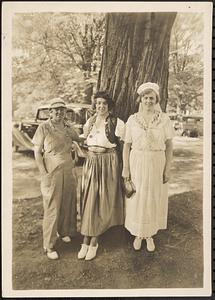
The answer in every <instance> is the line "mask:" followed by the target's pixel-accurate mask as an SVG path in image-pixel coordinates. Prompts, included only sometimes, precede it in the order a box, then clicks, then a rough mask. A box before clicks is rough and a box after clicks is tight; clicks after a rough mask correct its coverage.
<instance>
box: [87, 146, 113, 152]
mask: <svg viewBox="0 0 215 300" xmlns="http://www.w3.org/2000/svg"><path fill="white" fill-rule="evenodd" d="M88 150H89V152H92V153H109V152H114V151H116V147H113V148H105V147H99V146H89V147H88Z"/></svg>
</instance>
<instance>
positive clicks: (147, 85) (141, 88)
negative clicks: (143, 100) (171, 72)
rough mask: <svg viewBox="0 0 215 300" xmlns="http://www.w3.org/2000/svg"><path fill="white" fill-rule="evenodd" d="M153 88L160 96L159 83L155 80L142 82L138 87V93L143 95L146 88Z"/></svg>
mask: <svg viewBox="0 0 215 300" xmlns="http://www.w3.org/2000/svg"><path fill="white" fill-rule="evenodd" d="M148 89H151V90H153V91H154V92H155V94H156V95H157V96H158V98H159V85H158V84H157V83H153V82H146V83H143V84H141V85H140V86H139V87H138V89H137V94H138V95H141V94H142V93H143V92H144V91H145V90H148Z"/></svg>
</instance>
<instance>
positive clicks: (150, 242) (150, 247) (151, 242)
mask: <svg viewBox="0 0 215 300" xmlns="http://www.w3.org/2000/svg"><path fill="white" fill-rule="evenodd" d="M146 245H147V250H148V251H149V252H153V251H154V250H155V244H154V240H153V238H152V237H149V238H146Z"/></svg>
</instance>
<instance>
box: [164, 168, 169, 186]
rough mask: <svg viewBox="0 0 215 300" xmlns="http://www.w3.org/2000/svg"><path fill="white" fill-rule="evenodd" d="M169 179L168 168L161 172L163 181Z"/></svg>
mask: <svg viewBox="0 0 215 300" xmlns="http://www.w3.org/2000/svg"><path fill="white" fill-rule="evenodd" d="M169 180H170V170H166V169H165V170H164V172H163V183H167V182H168V181H169Z"/></svg>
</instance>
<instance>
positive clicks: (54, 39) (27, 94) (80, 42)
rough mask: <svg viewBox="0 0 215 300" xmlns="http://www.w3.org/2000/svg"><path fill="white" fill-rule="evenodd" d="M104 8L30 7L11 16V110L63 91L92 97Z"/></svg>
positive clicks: (73, 98)
mask: <svg viewBox="0 0 215 300" xmlns="http://www.w3.org/2000/svg"><path fill="white" fill-rule="evenodd" d="M103 32H104V16H103V15H102V14H71V13H32V14H16V15H15V17H14V19H13V54H14V55H13V60H12V66H13V111H14V116H15V117H18V116H19V117H22V116H24V115H25V114H26V111H28V113H29V116H30V114H31V113H32V115H33V113H34V110H35V109H36V106H38V104H44V103H46V102H47V100H49V99H50V98H52V97H56V96H61V97H62V98H64V99H65V100H66V101H67V102H83V101H90V98H91V95H92V89H93V87H95V85H96V82H97V75H98V68H99V65H100V60H101V52H102V46H103V36H104V34H103Z"/></svg>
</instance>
